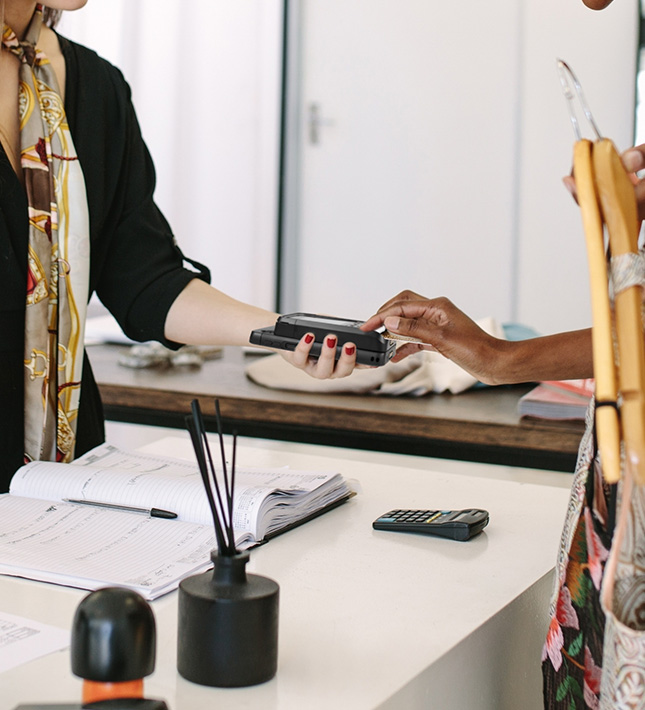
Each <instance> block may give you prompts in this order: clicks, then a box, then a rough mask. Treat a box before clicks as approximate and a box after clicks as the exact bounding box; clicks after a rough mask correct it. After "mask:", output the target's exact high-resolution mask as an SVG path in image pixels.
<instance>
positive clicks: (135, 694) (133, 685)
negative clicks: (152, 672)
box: [83, 678, 143, 705]
mask: <svg viewBox="0 0 645 710" xmlns="http://www.w3.org/2000/svg"><path fill="white" fill-rule="evenodd" d="M142 697H143V678H140V679H139V680H127V681H125V682H123V683H101V682H99V681H95V680H86V681H84V682H83V705H86V704H87V703H97V702H99V701H100V700H113V699H114V698H142Z"/></svg>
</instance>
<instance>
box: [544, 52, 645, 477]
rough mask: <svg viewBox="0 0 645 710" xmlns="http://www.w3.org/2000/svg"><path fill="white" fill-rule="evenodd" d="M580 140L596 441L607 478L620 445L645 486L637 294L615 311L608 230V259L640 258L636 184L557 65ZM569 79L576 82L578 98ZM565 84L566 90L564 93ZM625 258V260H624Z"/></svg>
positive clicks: (644, 352)
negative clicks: (587, 128) (588, 132)
mask: <svg viewBox="0 0 645 710" xmlns="http://www.w3.org/2000/svg"><path fill="white" fill-rule="evenodd" d="M558 69H559V71H560V78H561V81H562V83H563V88H564V89H565V96H566V98H567V99H568V100H569V102H570V112H571V120H572V123H573V126H574V131H575V133H576V138H577V141H576V143H575V145H574V158H573V170H574V177H575V181H576V190H577V196H578V204H579V205H580V211H581V214H582V222H583V227H584V232H585V241H586V246H587V257H588V263H589V275H590V284H591V307H592V308H591V310H592V317H593V329H592V347H593V361H594V378H595V380H596V437H597V441H598V450H599V452H600V458H601V462H602V470H603V475H604V476H605V480H607V481H608V482H610V483H614V482H616V481H618V480H619V479H620V472H621V459H620V457H621V440H622V441H623V442H624V445H625V455H626V456H628V457H629V460H630V461H631V463H632V464H633V471H634V472H635V478H636V481H637V482H638V483H641V484H642V483H645V346H644V342H643V321H642V316H641V309H642V290H641V286H640V285H639V284H633V285H630V286H629V287H627V288H625V289H624V290H620V291H618V292H617V293H616V295H615V302H614V308H613V309H612V306H611V301H610V295H609V279H608V273H607V258H606V250H605V228H606V233H607V237H608V244H609V252H610V253H611V255H612V258H614V259H618V258H621V257H623V256H624V255H638V233H639V229H640V222H639V219H638V206H637V203H636V196H635V193H634V186H633V184H632V182H631V180H630V178H629V175H628V174H627V172H626V171H625V169H624V167H623V165H622V162H621V159H620V156H619V154H618V152H617V151H616V148H615V147H614V145H613V143H612V142H611V141H610V140H609V139H607V138H603V137H602V136H601V135H600V133H599V131H598V129H597V127H596V124H595V122H594V121H593V117H592V116H591V113H590V112H589V109H588V108H587V105H586V102H585V101H584V96H583V95H582V89H581V88H580V84H579V82H578V80H577V79H576V77H575V75H574V74H573V72H572V71H571V69H570V68H569V67H568V66H567V65H566V64H565V63H564V62H562V61H558ZM567 81H571V82H572V83H573V86H574V89H575V94H574V92H573V91H572V90H571V88H570V86H569V84H568V83H567ZM565 83H566V87H565ZM574 99H577V100H578V101H579V102H580V104H581V106H582V108H583V110H584V113H585V116H586V117H587V119H588V120H589V123H590V124H591V126H592V128H593V130H594V133H595V134H596V138H597V139H596V140H595V141H593V142H592V141H590V140H587V139H583V138H582V137H581V135H580V131H579V127H578V124H577V121H576V119H575V112H574V111H573V108H572V102H573V100H574ZM628 258H629V257H628Z"/></svg>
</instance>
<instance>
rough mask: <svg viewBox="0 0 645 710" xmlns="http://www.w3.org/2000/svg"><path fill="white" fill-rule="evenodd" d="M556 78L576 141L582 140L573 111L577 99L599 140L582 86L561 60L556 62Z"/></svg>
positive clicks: (596, 127)
mask: <svg viewBox="0 0 645 710" xmlns="http://www.w3.org/2000/svg"><path fill="white" fill-rule="evenodd" d="M557 67H558V76H559V77H560V84H561V85H562V93H563V94H564V98H565V99H566V100H567V105H568V107H569V118H570V119H571V125H572V126H573V132H574V134H575V136H576V140H582V133H581V131H580V124H579V123H578V119H577V118H576V112H575V109H574V101H575V100H576V99H577V100H578V103H579V104H580V107H581V108H582V111H583V113H584V115H585V117H586V119H587V121H588V122H589V125H590V126H591V128H592V130H593V132H594V133H595V135H596V138H597V139H598V140H600V139H601V138H602V134H601V133H600V131H599V130H598V126H597V125H596V122H595V121H594V117H593V115H592V113H591V111H590V110H589V106H587V101H586V100H585V97H584V94H583V93H582V86H581V85H580V82H579V81H578V78H577V77H576V75H575V74H574V73H573V70H572V69H571V67H570V66H569V65H568V64H567V63H566V62H565V61H563V60H562V59H558V60H557Z"/></svg>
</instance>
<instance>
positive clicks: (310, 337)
mask: <svg viewBox="0 0 645 710" xmlns="http://www.w3.org/2000/svg"><path fill="white" fill-rule="evenodd" d="M313 341H314V336H313V335H312V334H311V333H307V335H305V343H307V345H311V344H312V343H313Z"/></svg>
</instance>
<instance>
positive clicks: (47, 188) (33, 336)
mask: <svg viewBox="0 0 645 710" xmlns="http://www.w3.org/2000/svg"><path fill="white" fill-rule="evenodd" d="M41 26H42V9H41V7H40V6H37V7H36V11H35V13H34V16H33V18H32V20H31V23H30V25H29V28H28V30H27V33H26V36H25V39H24V41H19V40H18V38H17V37H16V35H15V34H14V32H13V31H12V30H11V29H10V28H9V27H7V26H6V25H5V27H4V31H3V35H2V43H3V45H4V47H5V48H6V49H8V50H9V51H10V52H12V53H13V54H15V55H16V56H17V57H18V58H19V59H20V74H19V79H20V89H19V112H20V154H21V165H22V170H23V175H24V181H25V189H26V192H27V201H28V204H29V248H28V271H27V307H26V314H25V460H26V461H31V460H37V459H43V460H50V461H71V460H72V459H73V457H74V446H75V441H76V422H77V414H78V404H79V400H80V388H81V373H82V367H83V351H84V348H83V335H84V329H85V312H86V308H87V299H88V289H89V256H90V241H89V215H88V210H87V198H86V194H85V182H84V179H83V173H82V170H81V166H80V163H79V161H78V157H77V155H76V151H75V149H74V144H73V143H72V137H71V135H70V132H69V126H68V124H67V118H66V116H65V110H64V107H63V101H62V99H61V96H60V91H59V89H58V83H57V81H56V77H55V75H54V70H53V68H52V65H51V64H50V62H49V60H48V59H47V57H46V56H45V55H44V54H43V53H42V52H41V51H40V50H39V49H37V47H36V43H37V41H38V38H39V35H40V29H41Z"/></svg>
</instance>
